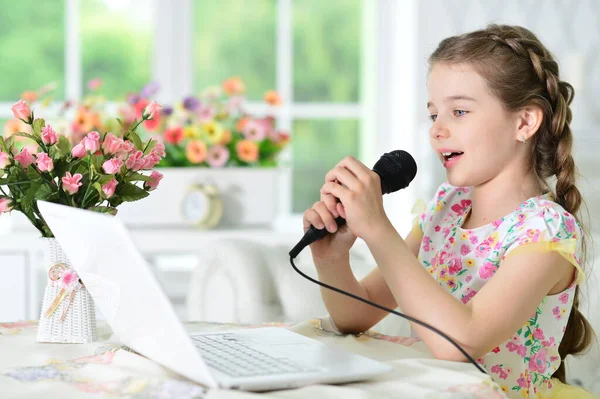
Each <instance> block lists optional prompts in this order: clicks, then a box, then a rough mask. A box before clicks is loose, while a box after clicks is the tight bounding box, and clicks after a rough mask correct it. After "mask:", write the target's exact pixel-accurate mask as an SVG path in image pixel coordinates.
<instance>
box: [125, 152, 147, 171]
mask: <svg viewBox="0 0 600 399" xmlns="http://www.w3.org/2000/svg"><path fill="white" fill-rule="evenodd" d="M143 156H144V153H143V152H141V151H135V152H134V153H133V154H131V155H129V158H128V159H127V162H125V166H126V167H127V169H129V170H132V171H134V172H136V171H138V170H140V169H142V168H143V167H144V159H143V158H142V157H143Z"/></svg>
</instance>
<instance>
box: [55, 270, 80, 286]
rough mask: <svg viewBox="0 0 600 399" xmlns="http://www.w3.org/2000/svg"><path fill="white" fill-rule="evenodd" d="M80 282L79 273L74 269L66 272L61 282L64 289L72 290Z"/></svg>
mask: <svg viewBox="0 0 600 399" xmlns="http://www.w3.org/2000/svg"><path fill="white" fill-rule="evenodd" d="M78 280H79V276H78V275H77V272H76V271H75V270H73V269H68V270H66V271H65V272H64V273H63V274H62V275H61V276H60V281H61V283H62V284H61V285H62V287H63V288H70V287H72V286H73V285H75V283H76V282H77V281H78Z"/></svg>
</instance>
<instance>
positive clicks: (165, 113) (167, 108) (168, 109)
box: [162, 105, 173, 116]
mask: <svg viewBox="0 0 600 399" xmlns="http://www.w3.org/2000/svg"><path fill="white" fill-rule="evenodd" d="M172 113H173V107H170V106H168V105H166V106H164V107H163V109H162V114H163V116H169V115H171V114H172Z"/></svg>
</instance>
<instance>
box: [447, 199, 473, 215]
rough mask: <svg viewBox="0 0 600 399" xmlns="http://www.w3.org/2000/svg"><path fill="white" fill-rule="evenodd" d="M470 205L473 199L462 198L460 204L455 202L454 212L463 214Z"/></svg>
mask: <svg viewBox="0 0 600 399" xmlns="http://www.w3.org/2000/svg"><path fill="white" fill-rule="evenodd" d="M469 206H471V201H470V200H461V201H460V204H454V205H452V208H451V209H452V210H453V211H454V212H456V213H457V214H459V215H462V214H463V213H465V212H466V211H467V209H468V208H469Z"/></svg>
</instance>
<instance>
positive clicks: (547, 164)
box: [429, 24, 594, 383]
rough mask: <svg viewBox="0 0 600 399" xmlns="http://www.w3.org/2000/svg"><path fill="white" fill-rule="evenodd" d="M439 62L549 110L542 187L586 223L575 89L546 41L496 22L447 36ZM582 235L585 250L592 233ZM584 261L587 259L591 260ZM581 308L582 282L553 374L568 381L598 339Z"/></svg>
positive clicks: (537, 149) (542, 144) (538, 156)
mask: <svg viewBox="0 0 600 399" xmlns="http://www.w3.org/2000/svg"><path fill="white" fill-rule="evenodd" d="M439 62H442V63H449V64H453V63H455V64H457V63H469V64H471V65H473V67H474V68H475V69H476V71H477V72H478V73H479V74H480V75H481V76H482V77H483V78H484V80H485V81H486V83H487V85H488V87H489V89H490V90H491V91H492V93H493V94H494V95H495V96H496V97H497V98H498V99H499V100H500V101H501V103H502V104H503V106H504V108H505V109H506V110H508V111H511V112H514V111H518V110H520V109H522V108H523V107H525V106H537V107H539V108H540V109H541V110H542V111H543V121H542V125H541V126H540V129H539V131H538V132H537V133H536V134H535V135H533V145H532V146H531V160H532V165H531V167H532V171H533V172H534V173H535V175H536V177H537V183H538V186H539V187H540V189H541V190H542V191H544V192H550V193H552V195H553V198H554V199H555V200H556V202H557V203H558V204H560V205H561V206H562V207H563V208H564V209H565V210H566V211H567V212H569V213H571V214H572V215H573V216H575V217H576V218H577V221H578V222H579V224H580V225H581V220H580V217H578V212H579V210H580V206H581V204H582V196H581V193H580V191H579V189H578V188H577V187H576V185H575V180H576V168H575V162H574V160H573V157H572V155H571V147H572V144H573V135H572V133H571V128H570V122H571V118H572V114H571V109H570V107H569V106H570V104H571V101H573V96H574V94H575V93H574V90H573V87H572V86H571V85H570V84H569V83H567V82H565V81H562V80H560V78H559V71H558V64H557V62H556V61H555V60H554V58H553V56H552V54H551V53H550V52H549V51H548V50H547V49H546V48H545V47H544V45H543V44H542V43H541V42H540V40H539V39H538V38H537V37H536V36H535V35H534V34H533V33H532V32H531V31H529V30H528V29H525V28H523V27H520V26H507V25H496V24H492V25H488V26H487V27H486V29H482V30H477V31H474V32H470V33H466V34H463V35H459V36H453V37H449V38H447V39H444V40H443V41H442V42H440V44H439V46H438V48H437V49H436V50H435V51H434V52H433V53H432V55H431V56H430V57H429V65H430V66H433V65H434V64H435V63H439ZM551 178H553V179H554V180H555V189H554V190H552V188H551V187H550V183H549V180H550V179H551ZM582 239H583V241H584V244H583V248H584V253H585V242H586V237H585V236H584V237H582ZM581 261H582V263H584V262H585V259H582V260H581ZM578 307H579V286H577V287H576V289H575V296H574V303H573V310H572V311H571V313H570V316H569V320H568V322H567V327H566V330H565V334H564V337H563V339H562V341H561V344H560V346H559V348H558V351H559V354H560V357H561V359H562V360H563V361H562V362H561V365H560V367H559V368H558V369H557V370H556V371H555V372H554V374H553V377H555V378H558V379H559V380H560V381H562V382H563V383H566V372H565V365H564V359H565V357H566V356H567V355H574V354H579V353H582V352H584V351H585V350H586V349H588V348H589V347H590V345H591V343H592V339H593V338H594V332H593V330H592V327H591V326H590V324H589V323H588V321H587V320H586V318H585V317H584V316H583V315H582V314H581V312H580V311H579V309H578Z"/></svg>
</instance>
